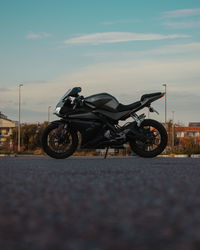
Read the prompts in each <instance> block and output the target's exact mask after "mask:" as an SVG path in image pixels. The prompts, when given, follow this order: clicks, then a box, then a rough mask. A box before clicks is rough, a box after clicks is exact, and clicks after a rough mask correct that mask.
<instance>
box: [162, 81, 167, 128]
mask: <svg viewBox="0 0 200 250" xmlns="http://www.w3.org/2000/svg"><path fill="white" fill-rule="evenodd" d="M162 86H164V87H165V126H166V125H167V84H163V85H162Z"/></svg>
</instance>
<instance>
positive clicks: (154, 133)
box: [135, 126, 161, 152]
mask: <svg viewBox="0 0 200 250" xmlns="http://www.w3.org/2000/svg"><path fill="white" fill-rule="evenodd" d="M142 130H143V132H144V135H145V136H146V139H145V140H136V141H135V144H136V146H137V147H138V148H139V149H141V150H143V151H144V152H153V151H154V150H156V149H157V148H159V146H160V144H161V134H160V132H159V130H158V129H156V128H155V127H154V126H144V127H143V128H142Z"/></svg>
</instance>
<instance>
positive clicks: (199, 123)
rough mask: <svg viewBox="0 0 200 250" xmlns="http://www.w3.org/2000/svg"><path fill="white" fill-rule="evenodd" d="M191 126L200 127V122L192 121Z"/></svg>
mask: <svg viewBox="0 0 200 250" xmlns="http://www.w3.org/2000/svg"><path fill="white" fill-rule="evenodd" d="M189 127H200V122H190V123H189Z"/></svg>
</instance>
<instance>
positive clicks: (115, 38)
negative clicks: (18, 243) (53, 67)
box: [64, 32, 189, 45]
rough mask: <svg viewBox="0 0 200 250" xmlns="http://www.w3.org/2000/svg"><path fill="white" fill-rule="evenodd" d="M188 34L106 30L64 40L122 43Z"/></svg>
mask: <svg viewBox="0 0 200 250" xmlns="http://www.w3.org/2000/svg"><path fill="white" fill-rule="evenodd" d="M187 37H189V36H188V35H184V34H170V35H161V34H142V33H141V34H140V33H131V32H104V33H94V34H87V35H82V36H79V37H74V38H70V39H67V40H65V41H64V43H65V44H68V45H79V44H91V45H98V44H104V43H120V42H130V41H151V40H163V39H175V38H187Z"/></svg>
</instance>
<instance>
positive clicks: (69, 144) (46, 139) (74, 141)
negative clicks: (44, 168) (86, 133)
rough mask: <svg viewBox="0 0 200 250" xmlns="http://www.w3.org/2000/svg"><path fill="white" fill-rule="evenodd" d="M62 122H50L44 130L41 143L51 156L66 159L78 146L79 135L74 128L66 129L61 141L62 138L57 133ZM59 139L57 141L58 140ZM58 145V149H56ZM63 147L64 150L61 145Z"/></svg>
mask: <svg viewBox="0 0 200 250" xmlns="http://www.w3.org/2000/svg"><path fill="white" fill-rule="evenodd" d="M60 125H61V124H59V123H51V124H49V125H48V126H47V127H46V128H45V130H44V131H43V134H42V138H41V144H42V148H43V150H44V152H45V153H46V154H48V155H49V156H51V157H53V158H56V159H65V158H67V157H69V156H70V155H72V154H73V153H74V151H75V150H76V148H77V146H78V135H77V133H76V131H74V130H73V129H70V130H65V129H64V128H63V130H64V133H65V134H64V136H63V138H64V139H62V142H60V141H59V140H60V138H59V137H58V136H57V135H56V131H58V128H59V127H60ZM53 132H54V134H53ZM56 140H57V141H56ZM56 146H57V148H58V149H57V150H56ZM61 146H62V148H63V150H62V152H61V150H59V147H61Z"/></svg>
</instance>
